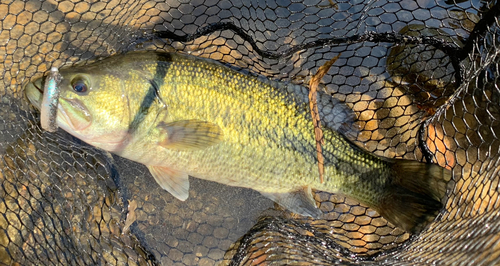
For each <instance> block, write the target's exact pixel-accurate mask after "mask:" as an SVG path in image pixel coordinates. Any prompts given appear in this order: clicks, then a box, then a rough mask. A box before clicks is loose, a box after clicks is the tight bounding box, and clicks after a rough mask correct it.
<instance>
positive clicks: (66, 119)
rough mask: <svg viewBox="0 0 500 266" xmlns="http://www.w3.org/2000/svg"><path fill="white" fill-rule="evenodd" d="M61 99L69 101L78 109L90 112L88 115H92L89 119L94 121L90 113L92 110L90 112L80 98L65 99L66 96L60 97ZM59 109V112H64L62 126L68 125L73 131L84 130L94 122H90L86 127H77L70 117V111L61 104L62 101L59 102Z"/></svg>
mask: <svg viewBox="0 0 500 266" xmlns="http://www.w3.org/2000/svg"><path fill="white" fill-rule="evenodd" d="M60 100H62V101H65V102H67V103H69V104H70V105H71V106H72V107H73V108H75V109H78V110H81V111H83V112H86V113H87V114H88V116H90V119H89V120H90V121H92V115H91V114H90V112H88V110H87V108H86V107H85V105H83V104H82V102H81V101H80V100H78V99H64V98H60ZM57 110H58V112H60V113H61V114H62V120H63V124H64V125H61V127H63V128H64V126H67V127H69V129H71V130H72V131H77V132H78V131H82V130H85V129H87V128H88V127H89V126H90V124H92V122H89V123H87V124H86V125H85V126H84V127H79V128H77V127H76V126H75V125H74V124H73V123H72V122H71V119H70V118H69V115H68V113H67V112H66V110H65V109H64V107H63V106H62V105H61V103H59V104H58V106H57Z"/></svg>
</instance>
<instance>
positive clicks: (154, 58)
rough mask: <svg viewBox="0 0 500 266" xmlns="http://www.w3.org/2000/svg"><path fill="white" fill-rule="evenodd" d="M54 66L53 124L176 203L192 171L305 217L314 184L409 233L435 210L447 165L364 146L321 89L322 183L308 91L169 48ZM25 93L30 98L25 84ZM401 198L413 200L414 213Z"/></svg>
mask: <svg viewBox="0 0 500 266" xmlns="http://www.w3.org/2000/svg"><path fill="white" fill-rule="evenodd" d="M60 73H61V75H62V76H63V77H64V79H63V81H62V82H61V99H60V106H59V107H60V108H59V114H58V123H59V126H60V127H62V128H63V129H64V130H66V131H68V132H70V133H71V134H73V135H75V136H76V137H78V138H81V139H82V140H84V141H86V142H88V143H89V144H91V145H95V146H98V147H101V148H103V149H105V150H108V151H111V152H114V153H116V154H118V155H121V156H123V157H125V158H128V159H131V160H134V161H137V162H140V163H143V164H145V165H146V166H148V168H149V169H150V171H151V173H152V175H153V176H154V177H155V180H156V181H157V182H158V183H159V184H160V185H161V186H162V187H163V188H164V189H166V190H168V191H169V192H171V193H172V194H173V195H174V196H176V197H177V198H179V199H181V200H185V199H186V198H187V197H188V189H189V181H188V175H191V176H193V177H197V178H202V179H206V180H211V181H215V182H219V183H223V184H227V185H231V186H239V187H247V188H252V189H255V190H257V191H259V192H261V193H262V194H264V195H266V196H268V197H269V198H271V199H273V200H275V201H276V202H278V203H279V204H281V205H282V206H285V207H287V208H289V209H291V210H292V211H295V212H297V213H300V214H304V215H310V216H318V215H319V211H318V210H317V209H316V207H315V203H314V201H313V199H312V195H311V192H310V191H311V189H316V190H321V191H327V192H332V193H342V194H344V195H347V196H350V197H352V198H355V199H357V200H359V201H360V202H362V203H365V204H367V205H369V206H371V207H373V208H375V209H376V210H378V211H379V212H380V213H381V214H382V215H384V216H387V217H386V218H387V219H388V220H389V221H391V222H393V223H394V224H396V225H398V226H401V227H403V228H404V229H406V230H409V231H414V230H415V228H416V227H417V226H418V223H419V222H421V220H422V219H427V218H428V216H429V215H430V214H431V213H432V215H434V214H435V212H436V211H437V210H438V209H439V208H440V207H441V204H440V203H439V201H438V200H439V199H440V197H441V196H442V194H443V193H444V192H443V191H444V189H443V188H442V187H443V186H442V185H441V184H440V182H439V180H441V179H443V176H445V178H444V179H446V176H448V175H449V173H448V172H447V171H446V170H444V169H443V168H440V167H438V166H435V165H431V164H423V163H419V162H413V161H406V160H397V161H394V160H389V159H383V158H380V157H377V156H374V155H371V154H369V153H367V152H365V151H362V150H361V149H360V148H358V147H356V146H355V145H353V144H352V143H351V142H349V141H348V140H347V139H346V138H345V137H344V136H343V135H342V134H341V133H344V134H346V133H353V132H354V133H355V132H356V130H355V127H354V124H353V114H352V111H350V110H349V108H348V107H347V106H345V105H344V104H342V103H340V102H338V101H337V100H335V99H333V98H332V97H331V96H329V95H326V94H324V93H321V92H320V93H318V108H319V111H320V117H321V119H322V121H321V122H322V126H323V134H324V144H323V146H322V147H323V156H324V158H325V160H324V170H325V173H324V182H323V183H320V182H319V171H318V160H317V152H316V140H315V136H314V127H313V123H312V120H311V118H310V112H309V100H308V93H309V92H308V90H307V89H306V88H304V87H301V86H298V85H294V84H288V83H281V82H278V81H270V80H267V79H264V78H261V77H254V76H250V75H245V74H242V73H239V72H237V71H234V70H231V69H230V68H228V67H225V66H223V65H221V64H219V63H217V62H214V61H211V60H207V59H202V58H197V57H193V56H187V55H181V54H174V53H156V52H138V53H137V52H136V53H129V54H125V55H118V56H114V57H110V58H107V59H104V60H102V61H100V62H97V63H94V64H90V65H87V66H83V67H71V68H67V69H61V70H60ZM82 87H83V88H86V90H85V91H83V92H81V91H80V92H76V90H81V88H82ZM27 94H28V96H30V95H33V94H34V93H32V92H30V87H29V86H28V88H27ZM33 98H36V97H34V96H31V97H30V99H32V102H36V101H34V100H33ZM35 105H36V103H35ZM405 175H411V176H410V178H411V179H412V180H414V181H405V180H406V179H405V178H403V177H404V176H405ZM436 180H438V181H436ZM432 185H435V186H436V187H437V188H432V187H431V186H432ZM398 200H400V201H412V202H413V201H414V202H416V203H415V204H416V205H415V208H414V209H417V211H415V210H412V211H408V210H405V209H408V207H407V206H410V205H411V204H412V203H411V202H409V203H404V204H400V203H397V202H396V203H394V201H398ZM422 205H426V206H425V207H422ZM398 212H403V213H401V214H399V213H398ZM412 212H413V213H414V214H413V213H412Z"/></svg>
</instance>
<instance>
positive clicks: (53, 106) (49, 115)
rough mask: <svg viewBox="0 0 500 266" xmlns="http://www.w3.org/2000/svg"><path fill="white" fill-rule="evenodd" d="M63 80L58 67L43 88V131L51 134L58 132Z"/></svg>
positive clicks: (41, 112) (41, 119)
mask: <svg viewBox="0 0 500 266" xmlns="http://www.w3.org/2000/svg"><path fill="white" fill-rule="evenodd" d="M61 80H62V77H61V74H59V70H58V69H57V67H52V68H51V69H50V74H49V75H48V76H47V78H46V80H45V84H44V87H43V100H42V105H41V108H40V124H41V125H42V128H43V129H45V130H47V131H50V132H54V131H56V130H57V122H56V119H57V106H58V104H59V93H60V90H59V83H60V82H61Z"/></svg>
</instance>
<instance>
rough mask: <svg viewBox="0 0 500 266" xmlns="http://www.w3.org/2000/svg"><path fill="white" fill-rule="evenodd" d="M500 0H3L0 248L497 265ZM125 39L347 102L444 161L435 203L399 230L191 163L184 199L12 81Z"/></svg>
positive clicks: (369, 132)
mask: <svg viewBox="0 0 500 266" xmlns="http://www.w3.org/2000/svg"><path fill="white" fill-rule="evenodd" d="M499 12H500V6H499V4H498V3H497V2H496V1H482V0H477V1H463V0H444V1H441V0H416V1H414V0H412V1H409V0H395V1H389V0H381V1H356V0H328V1H324V0H310V1H309V0H306V1H289V0H279V1H263V0H253V1H239V0H235V1H230V0H224V1H212V0H206V1H201V0H200V1H199V0H194V1H180V0H179V1H175V0H163V1H145V0H137V1H131V0H129V1H125V0H123V1H120V0H110V1H77V0H74V1H52V0H49V1H38V0H28V1H20V0H17V1H7V0H2V1H1V2H0V58H1V59H0V62H1V64H0V73H1V75H2V82H1V83H0V86H1V87H0V95H1V101H0V105H1V106H2V108H0V114H1V115H0V121H2V123H0V154H1V160H0V184H1V187H0V194H1V197H0V260H1V263H3V264H6V265H96V264H99V265H100V264H113V265H115V264H116V265H125V264H130V265H136V264H139V265H215V264H221V265H270V264H272V265H285V264H286V265H330V264H376V265H378V264H383V265H389V264H397V265H412V264H418V263H421V264H429V263H436V264H470V263H472V262H474V263H476V264H495V263H498V261H499V260H500V259H499V258H500V248H499V243H500V239H499V236H500V234H499V230H500V220H499V219H498V210H499V208H500V206H499V205H500V203H499V201H498V195H499V191H498V182H499V175H498V169H499V155H498V150H499V146H500V142H499V139H498V137H497V136H498V134H500V125H499V120H498V119H499V118H500V113H499V112H500V100H499V99H500V98H499V97H500V91H499V89H498V87H497V83H496V82H497V76H498V75H499V73H498V72H499V70H498V67H497V65H498V60H499V59H498V51H500V49H496V42H497V41H499V39H498V36H499V35H498V34H497V33H499V32H498V31H499V25H498V21H497V18H498V16H499ZM132 50H159V51H172V52H179V53H189V54H193V55H196V56H200V57H207V58H212V59H215V60H218V61H220V62H222V63H225V64H227V65H228V66H230V67H233V68H235V69H238V70H239V71H242V72H244V73H248V74H250V75H259V76H265V77H268V78H270V79H276V80H281V81H286V82H292V83H296V84H303V85H304V86H307V85H308V82H309V80H310V79H311V77H312V76H313V75H314V74H315V73H316V71H317V70H318V68H319V67H320V66H322V65H323V64H325V63H326V62H327V61H328V60H330V59H332V58H334V57H336V56H339V59H338V60H337V61H336V62H335V63H334V65H333V66H332V67H331V68H330V70H329V71H328V73H327V74H326V75H325V76H324V77H323V79H322V82H321V84H320V89H322V90H324V91H326V92H328V93H329V94H331V95H332V97H335V98H338V99H340V100H342V101H344V102H345V103H346V104H347V105H348V106H349V107H350V108H352V110H354V112H355V113H356V117H357V124H358V125H359V126H360V128H361V132H360V134H359V135H357V136H356V139H354V140H353V141H354V142H355V143H356V144H358V145H359V146H361V147H363V148H364V149H366V150H367V151H369V152H372V153H374V154H377V155H381V156H385V157H389V158H407V159H413V160H420V161H432V162H434V163H436V164H439V165H441V166H443V167H446V168H448V169H451V170H452V171H453V177H452V180H451V182H450V183H449V188H448V192H447V197H446V198H445V199H443V204H444V206H445V207H444V208H443V209H442V210H441V212H440V214H439V215H438V217H437V218H436V219H435V220H434V221H433V222H432V223H430V224H429V225H428V226H427V228H426V229H425V230H424V231H423V232H421V233H419V234H417V235H409V234H408V233H406V232H404V231H403V230H401V229H399V228H396V227H394V226H393V225H392V224H390V223H388V222H387V221H386V220H385V219H384V218H383V217H382V216H380V215H379V214H378V213H377V212H376V211H374V210H372V209H370V208H367V207H366V206H364V205H361V204H359V203H357V202H355V201H353V200H351V199H349V198H346V197H343V196H339V195H332V194H328V193H325V192H320V191H317V192H316V193H315V199H316V200H317V202H318V203H319V206H320V208H321V210H322V211H324V212H325V213H328V214H327V215H326V216H325V219H324V220H311V219H305V218H301V217H298V216H296V215H294V214H293V213H290V212H287V211H282V210H280V208H279V207H278V206H274V203H273V202H272V201H270V200H268V199H266V198H264V197H263V196H261V195H260V194H259V193H258V192H255V191H252V190H248V189H242V188H235V187H227V186H224V185H220V184H216V183H211V182H208V181H203V180H198V179H193V178H191V184H192V185H191V192H190V198H189V199H188V200H187V201H186V202H180V201H178V200H177V199H175V198H173V197H172V196H171V195H170V194H169V193H167V192H165V191H163V190H162V189H161V188H160V187H159V186H158V185H157V184H156V183H155V182H154V181H153V179H152V177H151V176H150V174H149V172H148V171H147V169H146V168H145V167H144V166H143V165H140V164H137V163H134V162H131V161H128V160H126V159H123V158H119V157H113V156H110V155H109V154H107V153H105V152H103V151H101V150H98V149H95V148H93V147H91V146H88V145H87V144H85V143H83V142H81V141H80V140H78V139H76V138H74V137H72V136H70V135H69V134H67V133H65V132H63V131H62V130H59V131H58V132H56V133H49V132H44V131H42V130H41V128H40V126H39V124H40V123H39V113H38V112H37V111H35V109H34V108H33V106H31V105H30V104H29V102H28V100H27V99H26V98H25V96H24V93H23V90H22V89H23V85H24V84H26V83H27V82H29V81H32V80H34V79H35V78H38V77H40V76H41V75H43V74H44V73H46V72H47V71H48V70H49V69H50V67H51V66H56V67H59V66H61V65H63V64H65V65H66V64H72V63H76V62H80V61H83V60H87V59H91V60H92V59H96V58H99V57H105V56H109V55H112V54H115V53H121V52H126V51H132Z"/></svg>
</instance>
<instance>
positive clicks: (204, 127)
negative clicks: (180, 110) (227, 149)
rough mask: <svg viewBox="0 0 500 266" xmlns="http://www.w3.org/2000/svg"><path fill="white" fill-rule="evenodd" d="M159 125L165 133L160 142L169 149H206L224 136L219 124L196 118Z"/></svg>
mask: <svg viewBox="0 0 500 266" xmlns="http://www.w3.org/2000/svg"><path fill="white" fill-rule="evenodd" d="M157 127H158V128H159V129H160V130H161V131H162V132H163V133H164V134H162V137H161V138H160V141H159V142H158V144H159V145H161V146H163V147H164V148H167V149H174V150H183V151H185V150H199V149H204V148H208V147H210V146H213V145H215V144H217V143H219V142H220V141H222V137H223V134H222V130H221V128H220V127H219V126H218V125H216V124H213V123H210V122H206V121H201V120H196V119H193V120H181V121H174V122H170V123H165V122H160V123H159V124H158V126H157Z"/></svg>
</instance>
